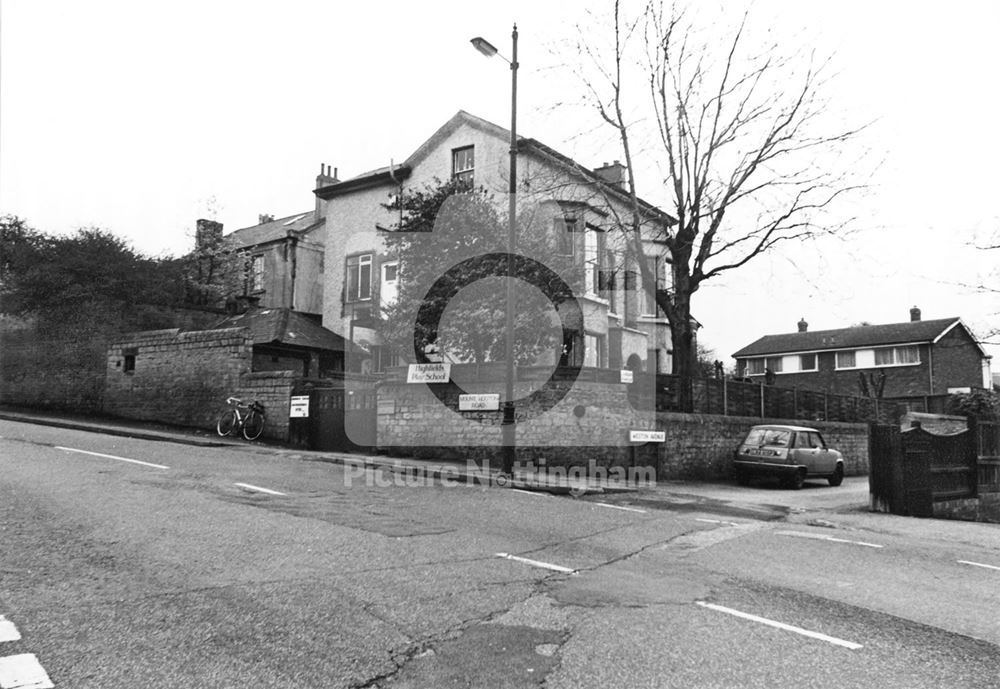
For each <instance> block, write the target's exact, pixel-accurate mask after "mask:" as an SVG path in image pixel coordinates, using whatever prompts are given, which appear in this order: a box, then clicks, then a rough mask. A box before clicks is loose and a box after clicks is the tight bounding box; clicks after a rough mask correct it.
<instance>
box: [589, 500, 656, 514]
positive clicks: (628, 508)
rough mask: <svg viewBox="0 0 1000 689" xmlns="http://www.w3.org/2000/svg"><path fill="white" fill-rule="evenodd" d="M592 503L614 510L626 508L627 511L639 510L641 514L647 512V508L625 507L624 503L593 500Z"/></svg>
mask: <svg viewBox="0 0 1000 689" xmlns="http://www.w3.org/2000/svg"><path fill="white" fill-rule="evenodd" d="M591 504H592V505H600V506H601V507H610V508H611V509H613V510H624V511H625V512H638V513H639V514H646V510H640V509H639V508H638V507H625V506H624V505H612V504H611V503H607V502H593V503H591Z"/></svg>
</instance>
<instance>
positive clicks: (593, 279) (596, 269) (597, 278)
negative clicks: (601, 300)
mask: <svg viewBox="0 0 1000 689" xmlns="http://www.w3.org/2000/svg"><path fill="white" fill-rule="evenodd" d="M605 244H606V238H605V236H604V232H603V231H602V230H599V229H598V228H596V227H594V226H592V225H588V226H587V230H586V233H585V234H584V236H583V260H584V263H585V265H584V270H585V271H586V272H585V273H584V285H585V288H586V291H587V294H594V295H596V294H597V292H598V288H599V287H600V283H601V268H602V264H603V261H604V259H605V248H604V247H605Z"/></svg>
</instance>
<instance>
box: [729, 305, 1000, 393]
mask: <svg viewBox="0 0 1000 689" xmlns="http://www.w3.org/2000/svg"><path fill="white" fill-rule="evenodd" d="M733 357H734V358H735V359H736V362H737V373H738V375H739V376H746V377H749V378H751V379H756V380H761V381H763V380H764V379H765V378H768V379H771V380H773V381H774V384H775V385H781V386H784V387H796V388H800V389H803V390H815V391H819V392H829V393H835V394H841V395H857V394H860V393H862V392H863V391H864V390H865V388H866V387H867V388H868V389H869V390H871V389H872V388H874V387H876V386H877V387H879V388H880V390H879V392H880V393H881V395H880V396H883V397H886V398H894V399H899V400H905V399H911V400H916V399H919V398H922V397H925V396H934V395H942V394H947V393H953V392H968V391H970V390H971V389H972V388H987V389H989V388H990V386H991V383H992V381H991V379H990V378H991V376H990V359H989V356H988V355H987V354H986V352H985V351H984V350H983V348H982V346H980V344H979V343H978V342H977V341H976V339H975V337H973V335H972V333H971V332H970V331H969V329H968V328H967V327H966V326H965V324H964V323H962V320H961V319H960V318H957V317H953V318H939V319H934V320H922V319H921V313H920V309H918V308H916V307H914V308H912V309H910V320H909V321H905V322H902V323H887V324H883V325H858V326H853V327H850V328H839V329H836V330H816V331H810V330H809V326H808V323H806V321H805V320H804V319H803V320H800V321H799V323H798V330H797V331H796V332H792V333H785V334H780V335H765V336H764V337H761V338H760V339H758V340H757V341H755V342H753V343H751V344H749V345H747V346H746V347H743V348H742V349H740V350H739V351H738V352H736V353H735V354H733ZM862 379H863V380H864V382H862Z"/></svg>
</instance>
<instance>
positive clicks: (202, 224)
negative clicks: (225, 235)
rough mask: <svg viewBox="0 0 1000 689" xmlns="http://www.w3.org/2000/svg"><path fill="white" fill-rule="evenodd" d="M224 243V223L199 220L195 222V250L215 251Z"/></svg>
mask: <svg viewBox="0 0 1000 689" xmlns="http://www.w3.org/2000/svg"><path fill="white" fill-rule="evenodd" d="M221 241H222V223H221V222H216V221H215V220H205V219H204V218H198V220H196V221H195V231H194V248H195V250H201V249H214V248H216V247H217V246H219V243H220V242H221Z"/></svg>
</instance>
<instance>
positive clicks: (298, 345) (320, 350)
mask: <svg viewBox="0 0 1000 689" xmlns="http://www.w3.org/2000/svg"><path fill="white" fill-rule="evenodd" d="M230 328H246V329H247V330H248V331H249V334H250V343H251V345H252V359H251V368H250V370H251V371H252V372H254V373H257V372H263V371H292V372H294V373H295V374H296V375H301V376H303V377H306V378H321V377H326V376H330V375H331V374H333V375H336V374H338V373H342V372H343V371H344V360H345V356H344V355H345V352H346V351H347V349H348V348H349V347H350V344H349V343H348V342H347V341H346V340H345V339H344V338H343V337H341V336H340V335H337V334H336V333H334V332H331V331H329V330H327V329H326V328H324V327H323V326H321V325H319V324H318V323H316V322H315V320H313V319H311V318H309V317H307V316H306V315H304V314H302V313H300V312H298V311H293V310H291V309H285V308H257V307H255V308H251V309H250V310H248V311H246V312H245V313H241V314H237V315H234V316H230V317H228V318H226V319H225V320H223V321H222V322H220V323H218V324H217V325H216V326H215V328H214V330H226V329H230Z"/></svg>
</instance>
